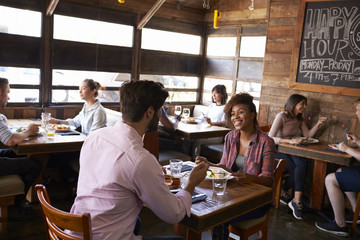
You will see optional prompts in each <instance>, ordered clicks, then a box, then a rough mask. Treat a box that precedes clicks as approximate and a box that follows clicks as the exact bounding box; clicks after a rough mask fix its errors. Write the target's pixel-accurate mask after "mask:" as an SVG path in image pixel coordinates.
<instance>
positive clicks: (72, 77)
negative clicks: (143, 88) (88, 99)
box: [52, 69, 130, 103]
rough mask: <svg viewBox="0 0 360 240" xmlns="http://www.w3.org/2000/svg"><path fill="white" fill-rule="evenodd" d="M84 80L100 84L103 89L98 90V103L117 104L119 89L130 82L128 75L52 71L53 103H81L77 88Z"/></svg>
mask: <svg viewBox="0 0 360 240" xmlns="http://www.w3.org/2000/svg"><path fill="white" fill-rule="evenodd" d="M85 79H93V80H94V81H97V82H99V83H100V85H101V86H102V87H103V89H100V90H99V95H98V97H97V98H98V99H99V101H100V102H117V103H118V102H119V100H120V97H119V90H118V89H119V87H120V86H121V84H122V83H123V82H124V81H128V80H130V74H128V73H113V72H95V71H77V70H61V69H54V70H53V84H52V86H53V90H52V102H53V103H70V102H71V103H73V102H83V100H81V99H80V96H79V90H78V87H79V86H80V84H81V83H82V81H84V80H85Z"/></svg>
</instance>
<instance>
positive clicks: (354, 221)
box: [352, 192, 360, 231]
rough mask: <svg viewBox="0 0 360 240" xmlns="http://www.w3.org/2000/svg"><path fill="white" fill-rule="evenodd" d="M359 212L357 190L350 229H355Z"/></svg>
mask: <svg viewBox="0 0 360 240" xmlns="http://www.w3.org/2000/svg"><path fill="white" fill-rule="evenodd" d="M359 212H360V192H358V195H357V201H356V207H355V212H354V219H353V222H352V229H353V230H354V231H355V229H356V225H357V220H358V217H359Z"/></svg>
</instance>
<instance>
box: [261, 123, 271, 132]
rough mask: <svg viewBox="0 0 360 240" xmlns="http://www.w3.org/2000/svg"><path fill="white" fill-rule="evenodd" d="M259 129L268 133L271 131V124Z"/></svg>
mask: <svg viewBox="0 0 360 240" xmlns="http://www.w3.org/2000/svg"><path fill="white" fill-rule="evenodd" d="M259 129H260V130H261V131H263V132H264V133H268V132H269V131H270V129H271V124H270V125H265V126H259Z"/></svg>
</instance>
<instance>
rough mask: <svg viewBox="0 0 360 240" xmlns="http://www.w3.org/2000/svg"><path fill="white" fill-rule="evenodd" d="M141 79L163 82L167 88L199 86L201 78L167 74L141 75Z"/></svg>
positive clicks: (195, 87) (194, 87)
mask: <svg viewBox="0 0 360 240" xmlns="http://www.w3.org/2000/svg"><path fill="white" fill-rule="evenodd" d="M140 80H151V81H154V82H160V83H162V84H163V85H164V86H165V88H179V89H183V88H187V89H189V88H193V89H197V88H198V83H199V78H198V77H187V76H167V75H147V74H142V75H140Z"/></svg>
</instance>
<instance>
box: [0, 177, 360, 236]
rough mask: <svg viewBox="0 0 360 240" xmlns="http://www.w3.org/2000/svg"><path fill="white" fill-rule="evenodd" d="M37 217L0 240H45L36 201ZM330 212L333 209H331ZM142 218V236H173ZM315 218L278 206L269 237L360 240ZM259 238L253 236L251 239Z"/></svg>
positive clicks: (54, 197)
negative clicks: (323, 225) (321, 225)
mask: <svg viewBox="0 0 360 240" xmlns="http://www.w3.org/2000/svg"><path fill="white" fill-rule="evenodd" d="M47 189H48V191H49V195H50V200H51V201H52V204H53V205H54V206H55V207H57V208H59V209H62V210H65V211H68V210H69V209H70V207H71V204H72V201H73V199H72V197H70V194H67V191H65V190H64V189H63V188H62V187H60V186H59V185H55V184H50V185H48V186H47ZM33 208H34V210H35V214H36V217H35V218H34V219H32V220H29V221H15V220H9V223H8V233H7V234H1V233H0V240H5V239H6V240H45V239H46V235H45V230H44V225H43V221H42V216H41V212H40V206H39V204H38V203H35V204H33ZM329 212H331V211H329ZM140 217H141V219H142V230H141V234H142V235H143V236H160V235H171V234H172V230H173V228H172V225H170V224H166V223H164V222H162V221H161V220H160V219H158V218H157V217H156V216H155V215H154V214H153V213H152V212H151V211H150V210H148V209H146V208H144V209H143V211H142V212H141V214H140ZM315 221H324V218H323V217H321V216H320V215H319V214H316V213H313V212H311V211H307V212H306V213H305V214H304V220H302V221H299V220H295V219H294V218H293V217H292V215H291V214H290V213H288V212H287V209H286V208H285V207H282V206H281V207H280V208H279V209H274V208H272V209H271V214H270V219H269V233H268V239H269V240H281V239H294V240H296V239H317V240H321V239H324V240H325V239H327V240H330V239H360V225H358V227H357V230H356V232H355V233H353V235H352V236H351V237H348V238H344V237H337V236H334V235H330V234H327V233H324V232H321V231H319V230H317V228H316V227H315V225H314V222H315ZM250 239H251V240H252V239H256V236H255V235H253V236H252V237H251V238H250ZM202 240H211V234H210V233H209V232H204V233H203V234H202Z"/></svg>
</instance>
